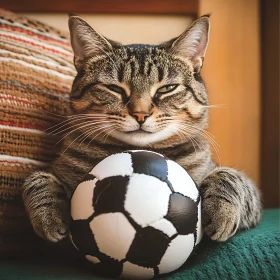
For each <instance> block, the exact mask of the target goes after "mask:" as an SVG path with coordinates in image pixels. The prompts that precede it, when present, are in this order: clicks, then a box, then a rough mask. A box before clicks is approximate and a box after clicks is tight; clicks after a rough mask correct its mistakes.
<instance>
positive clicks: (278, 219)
mask: <svg viewBox="0 0 280 280" xmlns="http://www.w3.org/2000/svg"><path fill="white" fill-rule="evenodd" d="M62 258H63V257H62V254H59V253H56V254H55V255H53V256H43V255H39V256H38V255H37V256H36V257H34V256H33V257H26V258H25V259H17V260H1V261H0V279H1V280H94V279H95V280H97V279H104V278H102V277H98V276H96V275H94V274H93V273H92V272H89V271H88V270H87V269H86V268H85V267H84V266H83V265H82V264H81V263H79V262H77V260H76V259H75V258H71V257H70V258H64V259H62ZM162 279H166V280H179V279H180V280H181V279H187V280H192V279H199V280H204V279H205V280H215V279H242V280H248V279H252V280H258V279H267V280H277V279H280V211H279V210H278V209H274V210H265V211H264V215H263V219H262V222H261V224H260V225H259V226H258V227H256V228H255V229H252V230H249V231H243V232H240V233H238V234H237V235H236V236H234V237H233V238H231V239H230V240H229V241H227V242H225V243H217V242H213V241H211V240H209V239H208V238H204V239H203V240H202V242H201V244H200V246H199V247H198V248H197V249H196V250H195V252H194V253H193V255H192V257H191V258H190V259H189V260H188V262H187V264H185V265H184V266H183V267H181V268H180V269H179V270H178V271H176V272H174V273H171V274H169V275H167V276H165V277H162Z"/></svg>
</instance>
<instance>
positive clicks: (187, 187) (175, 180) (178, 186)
mask: <svg viewBox="0 0 280 280" xmlns="http://www.w3.org/2000/svg"><path fill="white" fill-rule="evenodd" d="M167 166H168V180H169V181H170V182H171V184H172V186H173V188H174V191H175V192H178V193H181V194H182V195H185V196H188V197H190V198H191V199H193V200H196V199H197V197H198V190H197V187H196V185H195V183H194V181H193V179H192V178H191V176H190V175H189V174H188V173H187V172H186V170H185V169H184V168H183V167H181V166H180V165H179V164H177V163H176V162H174V161H172V160H167Z"/></svg>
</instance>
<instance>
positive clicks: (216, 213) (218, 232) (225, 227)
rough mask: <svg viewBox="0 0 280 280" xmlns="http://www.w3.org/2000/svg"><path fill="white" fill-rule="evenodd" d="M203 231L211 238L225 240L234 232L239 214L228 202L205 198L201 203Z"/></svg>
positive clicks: (238, 220)
mask: <svg viewBox="0 0 280 280" xmlns="http://www.w3.org/2000/svg"><path fill="white" fill-rule="evenodd" d="M202 223H203V226H204V232H205V234H206V235H208V236H209V237H210V238H211V239H212V240H216V241H226V240H227V239H228V238H229V237H231V236H232V235H234V234H235V232H236V230H237V229H238V227H239V223H240V214H239V213H238V211H237V208H236V207H235V206H234V205H233V204H232V203H230V202H227V201H225V200H222V199H213V197H212V198H207V199H205V200H204V202H203V204H202Z"/></svg>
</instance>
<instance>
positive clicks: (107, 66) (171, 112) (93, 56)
mask: <svg viewBox="0 0 280 280" xmlns="http://www.w3.org/2000/svg"><path fill="white" fill-rule="evenodd" d="M69 27H70V33H71V43H72V47H73V50H74V55H75V58H74V63H75V66H76V69H77V71H78V74H77V77H76V78H75V80H74V83H73V87H72V92H71V101H72V102H71V109H72V112H73V114H84V115H85V116H87V120H86V121H87V125H86V126H85V125H83V123H81V131H82V132H83V133H86V132H87V130H88V129H89V127H90V128H91V129H92V131H93V132H92V137H95V136H96V133H97V132H98V133H99V134H100V135H101V134H102V132H104V133H105V134H107V135H110V136H111V137H113V138H115V139H117V140H119V141H121V142H125V143H128V144H131V145H135V146H140V147H147V146H150V145H153V144H154V143H157V142H161V141H171V142H173V143H174V141H175V142H178V141H179V142H180V141H183V140H184V139H185V140H187V139H191V137H193V136H194V134H198V133H199V129H200V128H204V127H205V126H206V123H207V118H208V117H207V113H208V111H207V93H206V90H205V86H204V83H203V81H202V79H201V77H200V74H199V72H200V69H201V67H202V62H203V57H204V54H205V50H206V47H207V43H208V32H209V18H208V16H203V17H201V18H199V19H198V20H197V21H195V22H194V23H193V24H192V25H191V27H190V28H189V29H188V30H186V31H185V32H184V33H183V34H182V35H181V36H179V37H178V38H175V39H172V40H171V41H169V42H166V43H163V44H160V45H156V46H154V45H121V44H119V43H117V42H114V41H111V40H108V39H106V38H104V37H103V36H102V35H100V34H98V33H97V32H96V31H95V30H93V29H92V28H91V27H90V26H89V25H88V24H87V23H86V22H85V21H83V20H82V19H81V18H79V17H77V16H72V17H70V19H69ZM91 121H92V124H94V125H95V127H94V126H91V125H90V122H91ZM94 129H95V130H96V131H94ZM95 132H96V133H95Z"/></svg>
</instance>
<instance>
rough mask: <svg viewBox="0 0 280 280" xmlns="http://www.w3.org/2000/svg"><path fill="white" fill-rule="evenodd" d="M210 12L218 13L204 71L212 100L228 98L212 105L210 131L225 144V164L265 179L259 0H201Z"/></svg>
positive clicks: (222, 149)
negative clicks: (214, 105)
mask: <svg viewBox="0 0 280 280" xmlns="http://www.w3.org/2000/svg"><path fill="white" fill-rule="evenodd" d="M205 13H212V15H211V18H210V19H211V31H210V43H209V47H208V50H207V53H206V57H205V62H204V69H203V70H202V71H203V73H202V76H203V78H204V80H205V82H206V86H207V88H208V93H209V96H210V104H225V105H224V107H221V108H211V109H210V128H209V131H210V132H211V133H212V134H213V135H214V136H215V139H216V141H217V143H218V144H219V145H220V148H219V150H220V162H221V164H222V165H227V166H231V167H235V168H237V169H240V170H242V171H244V172H246V173H247V174H248V175H249V176H251V178H253V179H254V180H255V181H256V182H257V184H259V182H260V41H259V40H260V36H259V1H258V0H246V1H244V0H227V1H224V0H201V1H200V11H199V14H205ZM216 159H217V156H216ZM217 161H218V160H217Z"/></svg>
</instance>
